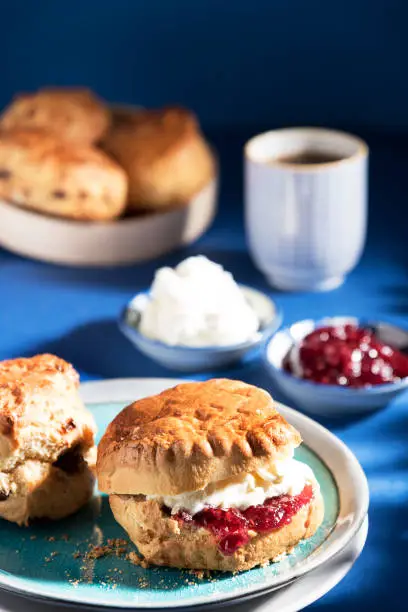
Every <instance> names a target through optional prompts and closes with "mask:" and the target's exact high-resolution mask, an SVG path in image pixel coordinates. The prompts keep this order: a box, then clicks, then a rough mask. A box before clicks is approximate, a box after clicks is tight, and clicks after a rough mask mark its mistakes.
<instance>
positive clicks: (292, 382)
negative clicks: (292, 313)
mask: <svg viewBox="0 0 408 612" xmlns="http://www.w3.org/2000/svg"><path fill="white" fill-rule="evenodd" d="M265 360H266V363H267V366H268V369H269V371H270V372H271V374H272V377H273V379H274V381H275V383H276V384H277V385H278V386H279V388H280V389H281V391H283V393H285V395H287V396H288V397H289V398H291V399H292V400H293V401H295V402H296V403H297V405H298V406H299V407H301V408H305V409H306V410H307V411H308V412H312V413H316V414H320V415H325V416H329V415H330V416H332V415H335V414H338V415H345V414H351V413H354V412H357V411H359V412H369V411H371V410H375V409H378V408H381V407H383V406H385V405H386V404H388V403H389V402H390V401H391V400H392V399H394V398H395V397H396V396H397V395H398V394H399V393H401V392H402V391H403V390H405V389H407V388H408V331H406V330H404V329H402V328H400V327H397V326H395V325H391V324H390V323H385V322H370V321H364V320H362V319H357V318H355V317H333V318H326V319H321V320H319V321H314V320H311V319H308V320H304V321H299V322H298V323H295V324H294V325H291V326H290V327H286V328H284V329H282V330H280V331H279V332H277V333H276V334H275V335H274V336H273V337H272V338H271V339H270V340H269V341H268V343H267V345H266V347H265Z"/></svg>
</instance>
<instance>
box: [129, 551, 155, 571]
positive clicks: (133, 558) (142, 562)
mask: <svg viewBox="0 0 408 612" xmlns="http://www.w3.org/2000/svg"><path fill="white" fill-rule="evenodd" d="M126 558H127V560H128V561H130V562H131V563H133V565H138V566H139V567H143V569H148V568H149V567H150V563H149V562H148V561H146V559H143V557H140V556H139V555H138V554H137V553H135V552H134V551H132V552H130V553H129V554H128V555H127V557H126Z"/></svg>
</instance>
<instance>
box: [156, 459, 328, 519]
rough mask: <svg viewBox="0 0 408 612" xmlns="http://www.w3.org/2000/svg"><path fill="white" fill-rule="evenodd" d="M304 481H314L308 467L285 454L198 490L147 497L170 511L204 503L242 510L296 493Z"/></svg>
mask: <svg viewBox="0 0 408 612" xmlns="http://www.w3.org/2000/svg"><path fill="white" fill-rule="evenodd" d="M307 483H313V484H314V485H315V484H316V480H315V478H314V475H313V471H312V470H311V468H310V467H309V466H308V465H306V464H305V463H302V462H301V461H297V460H296V459H293V458H289V459H285V460H282V461H276V462H275V463H274V464H273V465H271V466H268V468H259V469H258V470H257V471H256V472H253V473H251V474H246V473H244V474H240V475H238V476H236V477H235V478H230V479H228V480H223V481H221V482H215V483H211V484H210V485H208V486H207V487H206V488H205V489H201V490H200V491H192V492H189V493H182V494H180V495H174V496H163V497H160V496H157V495H150V496H147V499H152V500H157V501H159V503H162V504H163V505H165V506H167V507H168V508H170V510H171V513H172V514H177V512H180V510H185V511H187V512H189V513H190V514H191V515H192V516H194V514H196V513H197V512H200V511H201V510H203V509H204V508H205V507H208V506H211V507H214V508H222V509H223V510H226V509H228V508H238V509H239V510H245V509H246V508H249V507H250V506H258V505H261V504H263V503H264V501H265V500H266V499H269V498H271V497H277V496H279V495H291V496H295V495H299V494H300V493H301V492H302V490H303V488H304V486H305V484H307Z"/></svg>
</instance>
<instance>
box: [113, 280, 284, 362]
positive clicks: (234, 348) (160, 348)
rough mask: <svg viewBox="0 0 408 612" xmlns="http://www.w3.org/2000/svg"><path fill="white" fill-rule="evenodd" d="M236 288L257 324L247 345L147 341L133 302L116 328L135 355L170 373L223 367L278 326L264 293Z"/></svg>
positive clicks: (277, 313)
mask: <svg viewBox="0 0 408 612" xmlns="http://www.w3.org/2000/svg"><path fill="white" fill-rule="evenodd" d="M240 288H241V291H242V292H243V294H244V296H245V298H246V299H247V301H248V302H249V304H250V305H251V306H252V308H253V309H254V310H255V312H256V313H257V315H258V318H259V321H260V326H259V329H258V331H257V332H256V334H255V335H254V337H253V338H251V340H249V341H248V342H244V343H241V344H235V345H229V346H210V347H207V346H206V347H199V348H195V347H189V346H170V345H168V344H165V343H164V342H159V341H158V340H151V339H150V338H147V337H146V336H144V335H143V334H141V333H140V331H139V324H140V318H141V311H140V310H139V309H137V308H136V307H135V306H134V303H133V305H132V302H133V300H132V302H129V304H128V305H127V306H126V308H125V309H124V311H123V312H122V314H121V316H120V319H119V327H120V329H121V330H122V332H123V333H124V334H125V336H126V337H127V338H129V340H130V341H131V342H132V344H133V345H134V346H135V347H136V348H137V349H139V351H141V352H142V353H143V354H145V355H147V356H148V357H150V358H151V359H153V360H154V361H157V362H158V363H160V364H161V365H163V366H165V367H167V368H169V369H171V370H179V371H183V372H199V371H205V370H213V369H218V368H221V367H225V366H228V365H231V364H232V363H234V362H237V361H239V360H240V359H242V358H243V357H244V356H245V355H247V353H249V352H250V351H253V350H254V349H257V348H259V346H260V345H261V344H262V342H263V341H264V340H265V339H266V338H267V337H269V336H270V335H271V334H272V333H274V332H275V331H276V330H277V329H278V328H279V326H280V324H281V322H282V316H281V313H280V311H279V310H278V308H277V306H276V304H275V303H274V302H273V301H272V300H271V299H270V298H269V297H268V296H267V295H266V294H265V293H262V292H261V291H257V290H256V289H252V288H251V287H247V286H246V285H240ZM140 295H145V296H147V297H148V296H149V292H148V291H141V292H140V293H139V294H137V295H136V296H135V298H136V297H138V296H140ZM135 298H134V299H135Z"/></svg>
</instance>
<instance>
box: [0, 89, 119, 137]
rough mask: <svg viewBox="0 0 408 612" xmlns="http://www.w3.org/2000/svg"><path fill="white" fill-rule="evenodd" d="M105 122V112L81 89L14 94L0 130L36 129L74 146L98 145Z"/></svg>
mask: <svg viewBox="0 0 408 612" xmlns="http://www.w3.org/2000/svg"><path fill="white" fill-rule="evenodd" d="M109 123H110V112H109V109H108V108H107V107H106V105H105V104H104V103H103V102H102V101H101V100H99V99H98V98H97V97H96V96H95V95H94V94H93V93H92V92H91V91H90V90H88V89H85V88H69V87H67V88H64V87H61V88H56V87H55V88H44V89H40V90H39V91H37V92H35V93H26V94H18V95H17V96H16V97H15V99H14V100H13V101H12V102H11V104H10V105H9V106H8V107H7V108H6V109H5V110H4V111H3V113H2V114H1V115H0V129H3V130H13V129H15V128H23V129H26V128H28V129H32V128H39V129H43V130H45V131H47V132H50V133H52V134H55V135H56V136H58V138H61V139H62V140H67V141H69V142H72V143H75V144H78V145H86V144H92V143H95V142H98V141H99V140H100V139H101V138H102V137H103V135H104V134H105V132H106V130H107V129H108V126H109Z"/></svg>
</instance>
